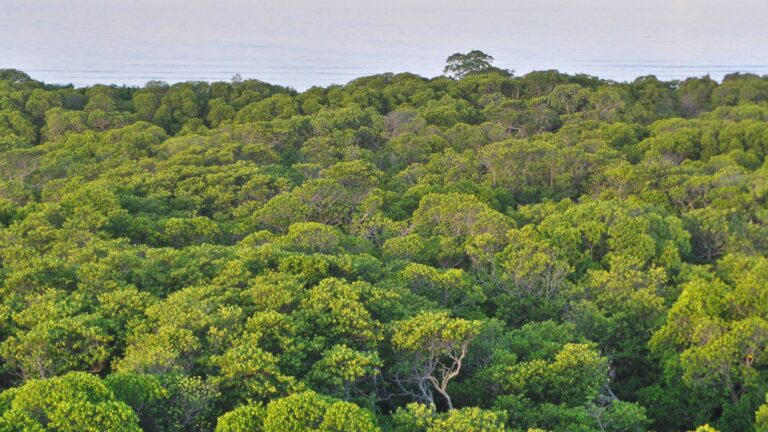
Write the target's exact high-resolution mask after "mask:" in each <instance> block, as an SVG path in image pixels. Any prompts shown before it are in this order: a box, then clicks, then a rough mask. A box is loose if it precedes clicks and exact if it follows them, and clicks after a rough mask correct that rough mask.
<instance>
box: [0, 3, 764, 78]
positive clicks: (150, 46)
mask: <svg viewBox="0 0 768 432" xmlns="http://www.w3.org/2000/svg"><path fill="white" fill-rule="evenodd" d="M472 49H480V50H483V51H485V52H487V53H489V54H491V55H493V56H494V57H495V58H496V62H495V65H496V66H499V67H503V68H509V69H513V70H515V72H516V73H517V74H523V73H526V72H529V71H531V70H543V69H558V70H560V71H563V72H569V73H577V72H579V73H587V74H591V75H597V76H600V77H602V78H608V79H614V80H617V81H625V80H632V79H634V78H636V77H637V76H641V75H648V74H654V75H656V76H658V77H659V78H662V79H680V78H684V77H688V76H701V75H705V74H709V75H711V76H712V77H713V78H716V79H720V78H722V76H723V75H724V74H726V73H730V72H736V71H741V72H753V73H758V74H761V75H762V74H768V1H767V0H504V1H503V0H472V1H459V0H389V1H369V0H356V1H353V0H349V1H346V0H273V1H264V0H261V1H260V0H253V1H248V0H215V1H213V0H129V1H125V0H122V1H119V0H0V68H16V69H21V70H24V71H26V72H27V73H29V74H30V75H32V76H33V77H34V78H36V79H39V80H44V81H46V82H52V83H62V84H64V83H73V84H75V85H78V86H82V85H88V84H94V83H115V84H128V85H142V84H144V83H145V82H146V81H148V80H155V79H159V80H165V81H168V82H177V81H186V80H206V81H216V80H225V81H226V80H229V79H231V77H232V76H233V75H234V74H236V73H238V74H240V75H241V76H242V77H243V78H256V79H260V80H264V81H268V82H272V83H277V84H282V85H288V86H292V87H294V88H296V89H299V90H302V89H305V88H308V87H310V86H313V85H328V84H333V83H339V84H341V83H345V82H348V81H349V80H352V79H354V78H356V77H359V76H364V75H371V74H376V73H381V72H402V71H408V72H414V73H418V74H420V75H424V76H435V75H439V74H441V73H442V68H443V65H444V61H445V58H446V57H447V56H449V55H450V54H452V53H454V52H464V51H469V50H472Z"/></svg>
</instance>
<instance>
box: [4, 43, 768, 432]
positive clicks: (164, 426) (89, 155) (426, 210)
mask: <svg viewBox="0 0 768 432" xmlns="http://www.w3.org/2000/svg"><path fill="white" fill-rule="evenodd" d="M471 54H473V53H470V54H468V55H459V56H452V57H451V58H449V62H450V63H449V66H448V67H447V68H446V72H447V75H446V76H440V77H435V78H431V79H429V78H423V77H420V76H417V75H413V74H407V73H401V74H382V75H376V76H370V77H364V78H360V79H357V80H355V81H352V82H350V83H348V84H346V85H334V86H330V87H327V88H320V87H313V88H310V89H309V90H306V91H303V92H297V91H295V90H293V89H291V88H284V87H281V86H276V85H270V84H268V83H264V82H261V81H257V80H250V79H247V80H244V79H242V78H240V77H239V76H235V77H234V78H233V79H232V81H231V82H213V83H206V82H185V83H179V84H173V85H169V84H167V83H165V82H157V81H154V82H148V83H147V84H146V85H145V86H144V87H141V88H135V87H124V86H103V85H94V86H92V87H87V88H75V87H73V86H60V85H49V84H45V83H42V82H39V81H36V80H34V79H32V78H30V77H29V76H28V75H27V74H25V73H23V72H21V71H17V70H11V69H5V70H0V359H1V362H0V386H2V393H0V431H3V432H6V431H59V432H81V431H93V432H96V431H100V432H112V431H142V430H143V431H149V432H154V431H156V432H160V431H163V432H171V431H215V432H246V431H278V432H292V431H326V432H331V431H337V432H342V431H346V432H364V431H404V432H440V431H446V432H452V431H454V432H463V431H469V432H481V431H482V432H485V431H494V432H495V431H531V432H532V431H539V432H541V431H552V432H592V431H594V432H608V431H611V432H619V431H628V432H630V431H692V430H698V431H710V432H712V431H715V430H717V431H721V432H744V431H760V432H765V431H768V404H766V393H767V392H768V162H766V155H768V77H759V76H755V75H749V74H733V75H729V76H726V78H725V79H724V80H723V81H722V82H716V81H714V80H712V79H710V78H709V77H702V78H690V79H686V80H683V81H674V82H663V81H660V80H658V79H656V78H655V77H653V76H646V77H641V78H638V79H636V80H635V81H633V82H629V83H618V82H612V81H606V80H602V79H599V78H596V77H592V76H587V75H566V74H562V73H558V72H557V71H542V72H533V73H529V74H526V75H524V76H515V75H514V74H512V73H511V72H510V71H505V70H500V69H495V68H493V67H491V66H490V60H491V59H490V57H483V56H478V55H476V54H477V53H475V55H474V57H473V58H470V55H471Z"/></svg>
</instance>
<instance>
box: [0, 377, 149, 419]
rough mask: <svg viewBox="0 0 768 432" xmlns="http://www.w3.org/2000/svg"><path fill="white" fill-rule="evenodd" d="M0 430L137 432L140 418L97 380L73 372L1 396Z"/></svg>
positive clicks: (31, 383) (35, 382) (24, 386)
mask: <svg viewBox="0 0 768 432" xmlns="http://www.w3.org/2000/svg"><path fill="white" fill-rule="evenodd" d="M0 401H2V402H1V403H0V411H1V412H2V417H0V429H2V430H8V431H62V432H64V431H68V432H69V431H71V432H75V431H92V432H96V431H104V432H129V431H135V432H138V431H140V430H141V429H140V428H139V424H138V418H137V417H136V414H135V413H134V412H133V411H132V410H131V408H130V407H129V406H128V405H126V404H124V403H122V402H119V401H118V400H117V399H116V398H115V396H114V395H113V394H112V392H111V391H110V390H109V389H108V388H107V387H106V386H105V385H104V384H103V383H102V382H101V380H99V378H98V377H95V376H93V375H90V374H87V373H84V372H72V373H70V374H67V375H63V376H61V377H56V378H50V379H47V380H32V381H29V382H27V383H25V384H24V385H23V386H21V387H18V388H14V389H10V390H6V391H4V392H3V393H0Z"/></svg>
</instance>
